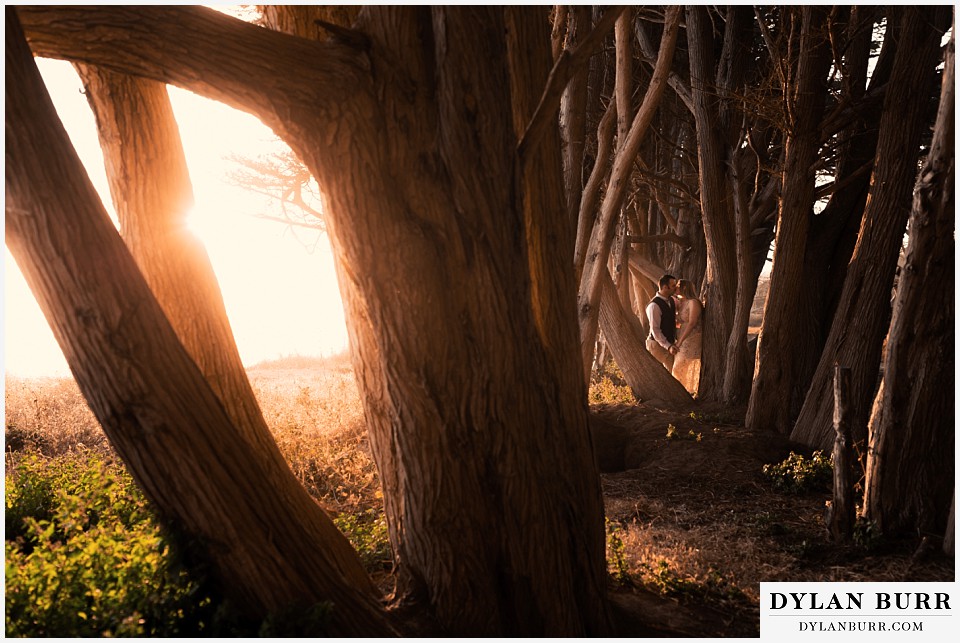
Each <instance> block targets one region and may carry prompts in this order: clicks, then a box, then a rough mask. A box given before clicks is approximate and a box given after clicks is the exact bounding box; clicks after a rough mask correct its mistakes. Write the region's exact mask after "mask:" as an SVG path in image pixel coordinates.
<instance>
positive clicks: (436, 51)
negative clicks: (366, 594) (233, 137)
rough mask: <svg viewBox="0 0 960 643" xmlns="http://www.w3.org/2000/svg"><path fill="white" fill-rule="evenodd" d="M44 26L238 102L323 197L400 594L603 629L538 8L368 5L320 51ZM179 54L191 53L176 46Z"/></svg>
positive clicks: (587, 448) (271, 38)
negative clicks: (530, 136) (542, 109)
mask: <svg viewBox="0 0 960 643" xmlns="http://www.w3.org/2000/svg"><path fill="white" fill-rule="evenodd" d="M49 11H52V12H53V13H54V14H55V17H54V19H52V20H50V19H47V20H42V21H41V22H39V23H37V22H34V24H33V29H34V31H35V33H39V32H42V31H45V30H48V29H49V30H52V31H54V32H56V36H55V37H49V38H48V37H46V36H40V37H38V39H37V40H33V41H32V42H37V44H38V46H42V47H43V48H46V49H53V50H54V51H60V53H61V55H64V48H67V52H66V53H71V55H75V56H80V57H84V58H86V59H87V60H88V61H89V62H94V63H99V62H105V61H110V62H112V64H113V65H115V66H117V67H119V68H120V69H121V70H125V69H126V70H130V69H129V68H130V67H133V68H134V69H136V70H138V71H139V73H144V74H147V75H150V76H152V77H154V78H157V79H161V80H165V81H175V82H178V83H180V84H183V85H185V86H187V87H188V88H190V89H193V90H195V91H200V92H201V93H204V94H207V95H212V97H214V98H221V99H223V100H225V101H228V102H230V103H231V104H237V105H240V106H242V107H243V108H244V109H247V110H250V111H252V112H254V113H256V114H257V115H259V116H260V117H261V118H262V119H263V120H264V121H265V122H267V123H268V124H269V125H270V126H271V127H273V128H274V129H275V131H277V133H278V134H280V135H281V136H282V137H283V138H285V139H286V140H287V142H288V143H290V145H291V147H292V148H293V149H294V150H295V151H296V152H297V153H298V155H299V156H300V158H301V159H302V160H303V161H304V163H305V164H306V165H307V166H308V167H309V168H310V170H311V171H312V173H313V174H314V176H316V178H317V179H318V181H319V182H320V184H321V185H322V186H323V187H324V189H325V191H326V197H327V202H326V206H327V207H326V208H325V212H326V213H327V217H328V218H327V226H328V232H329V234H330V238H331V243H332V246H333V248H334V251H335V254H336V256H337V258H338V261H337V272H338V278H339V281H340V284H341V294H342V296H343V300H344V305H345V307H346V309H347V313H348V314H347V319H348V331H349V333H350V339H351V348H352V353H353V361H354V367H355V372H356V375H357V380H358V384H359V386H360V389H361V393H362V397H363V400H364V409H365V415H366V419H367V425H368V430H369V432H370V439H371V446H372V449H373V452H374V456H375V459H376V461H377V464H378V467H379V469H380V473H381V480H382V482H383V486H384V503H385V508H386V512H387V517H388V524H389V528H390V534H391V541H392V543H393V544H394V549H395V552H396V555H397V558H398V564H399V568H398V569H399V577H400V582H401V586H400V588H399V590H400V595H402V596H408V597H410V598H412V599H419V600H421V601H422V603H421V604H423V605H428V606H430V607H431V608H433V610H434V612H435V614H436V615H437V617H438V619H439V621H440V623H441V624H442V625H444V626H445V627H447V628H448V629H449V630H450V631H451V632H454V633H469V634H472V635H482V634H491V635H498V634H515V635H524V634H526V635H534V634H547V635H560V634H564V635H586V634H604V633H607V632H608V631H609V626H610V617H609V611H608V608H607V604H606V600H605V580H606V574H605V572H606V566H605V558H604V553H605V552H604V544H605V542H604V522H603V506H602V497H601V492H600V484H599V476H598V472H597V468H596V463H595V460H594V455H593V451H592V445H591V442H590V435H589V433H588V430H587V409H586V388H585V382H584V379H583V376H582V370H580V365H579V351H578V350H577V329H576V313H575V308H574V300H573V298H572V297H571V296H570V293H571V292H572V288H573V274H572V266H571V264H570V261H569V256H570V249H571V248H572V244H570V243H569V242H568V241H565V240H564V239H563V238H562V237H554V232H555V230H556V228H555V227H551V226H549V225H547V221H548V220H549V221H552V223H554V224H555V223H556V218H555V217H556V213H557V212H561V211H562V201H561V198H562V194H563V189H562V185H561V182H560V162H559V142H558V140H557V136H556V130H553V132H552V133H548V135H546V136H544V137H542V139H541V145H546V147H540V146H536V145H535V146H533V147H532V148H531V149H530V150H528V151H527V152H528V153H527V154H525V155H524V156H523V159H524V160H523V163H521V162H520V155H519V154H518V153H517V145H518V139H517V132H518V131H520V128H519V127H518V122H519V120H521V119H522V118H523V116H524V115H525V113H526V112H527V111H528V109H527V107H526V106H529V105H530V104H534V103H535V102H536V100H535V99H536V98H537V97H539V89H540V86H542V83H543V82H544V80H545V79H546V71H548V69H549V68H548V66H547V65H548V64H549V43H548V41H547V36H548V33H547V30H546V29H543V27H544V25H548V24H549V23H548V21H547V20H546V15H545V13H544V12H542V10H540V9H530V8H524V9H514V10H509V11H516V12H517V13H513V14H511V15H510V16H509V17H508V18H506V19H505V18H504V15H503V12H504V10H503V8H497V7H474V8H450V7H432V8H430V7H365V8H364V9H363V10H362V11H361V14H360V16H359V17H358V21H357V23H355V27H356V29H357V31H354V32H348V33H345V34H341V35H340V36H339V37H338V38H333V39H331V40H330V41H329V42H327V43H310V42H307V41H303V40H300V39H294V38H289V37H285V36H282V35H281V34H277V33H275V32H270V31H269V30H264V29H259V28H256V27H249V28H248V26H246V25H238V24H234V22H235V21H231V20H229V19H226V18H222V17H216V16H213V15H210V14H209V12H203V11H201V10H196V9H179V8H178V9H167V8H137V10H136V12H134V13H132V14H131V13H129V12H128V11H126V10H124V9H123V8H110V9H103V8H88V7H85V8H83V10H82V11H79V12H77V13H73V12H74V11H76V10H71V9H55V10H49ZM41 13H42V10H40V11H38V10H37V9H35V8H29V9H25V15H29V14H32V15H33V16H38V15H40V14H41ZM47 15H48V16H49V15H50V14H47ZM66 15H74V16H75V18H76V20H78V21H80V23H81V24H83V28H81V29H79V30H76V31H73V32H71V33H67V32H70V27H71V26H73V25H75V24H76V23H71V21H70V20H68V19H66V17H65V16H66ZM160 16H163V17H164V19H162V20H161V19H158V17H160ZM194 18H196V20H194ZM125 19H127V20H130V21H132V24H130V25H129V26H130V27H132V28H133V29H134V30H135V31H136V33H137V34H138V37H137V38H131V37H129V31H128V30H127V28H124V27H123V25H124V20H125ZM91 22H95V23H97V24H99V25H100V27H101V28H99V29H97V30H96V34H97V35H96V38H95V39H92V40H91V39H89V38H88V37H87V36H88V35H89V33H90V30H89V29H88V25H89V24H90V23H91ZM104 22H107V24H104ZM108 25H110V26H108ZM535 25H539V27H535ZM174 28H175V30H174V32H171V29H174ZM534 29H543V31H542V36H538V38H539V39H538V40H537V42H531V41H530V39H529V37H530V34H531V33H532V30H534ZM538 33H539V32H538ZM505 34H507V38H508V39H513V40H511V44H510V49H509V51H508V48H507V44H506V43H505V41H504V35H505ZM183 39H188V40H189V41H190V42H191V43H192V44H193V45H195V48H194V49H192V50H191V56H189V57H186V56H180V55H179V54H178V51H179V49H178V48H177V47H170V46H164V43H167V42H182V40H183ZM224 39H226V40H227V41H228V42H226V43H224V42H221V40H224ZM212 40H216V42H217V45H216V48H215V49H214V48H211V47H208V46H207V43H208V42H210V41H212ZM247 45H250V48H248V47H247ZM208 49H209V51H208ZM223 50H226V51H227V52H229V59H225V56H223V55H222V54H221V51H223ZM264 50H269V52H270V53H269V55H265V54H263V51H264ZM258 55H260V56H262V57H263V59H262V60H260V59H257V58H256V56H258ZM250 56H253V57H254V59H253V60H248V58H249V57H250ZM478 56H483V57H484V61H485V62H484V64H483V65H478V64H477V60H478ZM521 58H522V59H524V60H525V61H526V62H525V64H526V65H529V66H530V67H528V68H523V69H514V70H511V69H510V63H511V62H515V61H517V60H519V59H521ZM91 59H92V60H91ZM543 61H546V62H547V65H544V64H543ZM211 64H212V65H214V66H215V67H216V69H215V70H209V71H204V70H206V67H207V66H208V65H211ZM264 70H265V71H264ZM534 78H537V79H538V82H539V83H540V85H536V84H535V83H534V81H533V79H534ZM520 91H523V92H529V93H531V96H525V95H524V96H521V95H519V94H518V92H520ZM528 99H530V100H528ZM541 155H543V156H541ZM478 168H482V171H478ZM541 175H542V176H541ZM545 194H549V195H552V196H551V199H550V200H549V202H547V203H540V200H541V199H542V198H544V195H545ZM551 216H552V217H554V218H553V219H550V217H551ZM564 247H566V248H567V249H566V250H565V251H563V252H565V254H561V249H562V248H564ZM564 257H566V259H565V258H564ZM155 457H159V458H160V459H161V460H162V459H163V457H162V455H161V454H158V455H157V456H155ZM279 533H282V531H281V532H279ZM362 621H363V619H358V623H362Z"/></svg>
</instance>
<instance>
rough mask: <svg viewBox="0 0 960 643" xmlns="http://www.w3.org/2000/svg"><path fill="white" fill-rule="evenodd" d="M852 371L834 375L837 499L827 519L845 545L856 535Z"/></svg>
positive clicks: (840, 370)
mask: <svg viewBox="0 0 960 643" xmlns="http://www.w3.org/2000/svg"><path fill="white" fill-rule="evenodd" d="M849 393H850V370H849V369H846V368H841V367H839V366H837V368H835V369H834V372H833V430H834V432H835V434H836V435H835V436H834V441H833V500H832V501H831V502H830V507H829V509H828V511H827V517H826V519H825V521H826V523H827V530H828V531H829V533H830V537H831V538H832V539H833V540H834V541H835V542H844V541H847V540H849V539H850V537H851V536H852V535H853V525H854V522H855V521H856V517H857V505H856V502H855V501H854V498H853V484H854V481H855V479H854V477H853V469H854V463H855V460H854V457H853V445H852V444H851V443H850V404H849V401H850V399H849Z"/></svg>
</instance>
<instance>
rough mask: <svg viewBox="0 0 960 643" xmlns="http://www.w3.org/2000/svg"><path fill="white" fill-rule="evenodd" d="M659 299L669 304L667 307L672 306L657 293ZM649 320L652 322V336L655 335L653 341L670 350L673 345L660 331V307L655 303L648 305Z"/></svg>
mask: <svg viewBox="0 0 960 643" xmlns="http://www.w3.org/2000/svg"><path fill="white" fill-rule="evenodd" d="M657 297H659V298H660V299H662V300H664V301H665V302H667V305H669V304H670V300H669V299H667V298H666V297H664V296H663V295H661V294H660V293H657ZM654 299H656V297H654ZM647 319H648V320H649V321H650V334H651V335H653V339H655V340H656V342H657V343H658V344H660V345H661V346H663V347H664V348H665V349H666V350H670V347H671V346H673V344H671V343H670V340H668V339H667V338H666V337H665V336H664V334H663V331H662V330H660V306H658V305H657V304H656V303H655V302H653V301H651V302H650V303H649V304H647Z"/></svg>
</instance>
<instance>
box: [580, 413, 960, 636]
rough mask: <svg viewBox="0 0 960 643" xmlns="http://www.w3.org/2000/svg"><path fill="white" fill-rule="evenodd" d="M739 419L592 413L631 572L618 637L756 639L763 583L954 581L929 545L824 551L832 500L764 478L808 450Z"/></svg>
mask: <svg viewBox="0 0 960 643" xmlns="http://www.w3.org/2000/svg"><path fill="white" fill-rule="evenodd" d="M742 418H743V409H730V408H723V407H718V408H713V409H710V408H701V409H699V410H698V411H697V412H696V414H695V417H691V415H690V414H687V415H684V414H679V413H667V412H663V411H660V410H657V409H653V408H649V407H645V406H643V405H637V406H620V405H608V406H600V407H593V409H592V413H591V430H592V432H593V435H594V443H595V446H596V450H597V455H598V459H599V462H600V468H601V472H602V480H603V491H604V497H605V503H606V513H607V520H608V521H610V522H611V523H614V524H615V525H617V526H618V527H619V532H618V533H620V534H621V538H622V541H623V544H624V552H625V556H624V557H625V558H626V561H625V564H626V567H627V569H628V570H629V572H630V573H629V577H628V579H627V580H626V582H621V583H618V585H617V586H616V587H614V588H613V595H614V597H615V603H616V605H617V606H618V611H619V612H620V618H619V619H618V620H620V621H621V623H622V624H623V626H622V627H623V631H622V632H621V634H622V635H624V636H631V635H632V636H637V635H646V636H650V635H654V636H687V637H756V636H759V615H760V610H759V603H758V600H759V583H760V582H761V581H763V582H768V581H878V582H885V581H953V580H954V561H953V559H952V558H948V557H946V556H945V555H943V554H942V541H941V540H940V539H938V538H935V537H930V538H927V539H921V538H919V537H918V538H916V539H910V540H905V541H899V542H874V543H871V545H870V546H869V547H867V546H865V545H864V544H863V540H861V542H860V543H859V544H858V543H853V542H851V543H848V544H837V543H832V542H830V541H829V539H828V538H827V531H826V528H825V525H824V520H823V515H824V509H825V503H826V501H827V500H828V499H829V493H828V492H825V491H824V492H807V493H803V494H787V493H783V492H778V491H776V490H774V487H773V485H772V483H771V482H770V480H769V478H768V476H766V475H764V473H763V465H765V464H776V463H779V462H782V461H783V460H784V459H786V458H787V457H788V456H789V454H790V452H791V451H794V452H796V453H800V454H804V455H809V450H808V449H805V448H804V447H802V446H800V445H797V444H792V443H790V442H789V441H788V440H787V439H786V438H784V437H782V436H778V435H775V434H772V433H763V434H756V433H751V432H750V431H747V430H746V429H745V428H744V427H743V423H742ZM670 425H672V426H673V427H675V430H674V431H672V433H673V437H672V438H668V437H667V433H668V430H669V429H668V427H669V426H670ZM657 561H664V562H662V563H659V567H658V565H657Z"/></svg>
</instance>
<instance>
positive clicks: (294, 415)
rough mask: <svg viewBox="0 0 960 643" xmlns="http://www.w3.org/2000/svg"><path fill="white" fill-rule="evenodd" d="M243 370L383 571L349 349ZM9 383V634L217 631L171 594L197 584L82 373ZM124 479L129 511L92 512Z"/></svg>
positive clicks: (375, 569)
mask: <svg viewBox="0 0 960 643" xmlns="http://www.w3.org/2000/svg"><path fill="white" fill-rule="evenodd" d="M248 375H249V378H250V382H251V385H252V387H253V389H254V393H255V395H256V397H257V399H258V401H259V403H260V406H261V410H262V412H263V415H264V419H265V420H266V421H267V424H268V426H269V427H270V429H271V431H272V433H273V436H274V438H275V440H276V442H277V444H278V446H279V448H280V450H281V452H282V453H283V454H284V457H285V458H286V460H287V463H288V464H289V466H290V468H291V470H292V471H293V472H294V474H295V475H296V476H297V477H298V478H299V479H300V481H301V482H302V483H303V485H304V486H305V488H306V489H307V490H308V491H309V492H310V494H311V495H312V496H313V497H314V498H316V499H317V500H318V501H319V502H320V503H321V504H322V505H323V506H324V507H325V508H326V509H327V510H328V512H329V513H330V515H331V518H333V520H334V522H335V524H337V526H338V527H339V528H340V529H341V531H343V533H344V534H345V535H346V536H347V538H348V539H349V540H350V541H351V542H352V543H353V545H354V547H355V548H356V549H357V551H358V554H359V555H360V557H361V560H362V561H363V562H364V564H365V565H366V567H367V569H368V571H369V572H370V573H371V575H372V576H373V577H374V579H375V580H377V579H380V580H381V583H382V584H384V581H383V579H382V577H383V576H384V575H385V574H387V573H388V572H389V570H390V569H391V566H392V553H391V551H390V545H389V540H388V537H387V530H386V523H385V520H384V516H383V499H382V494H381V492H380V483H379V480H378V477H377V471H376V467H375V466H374V463H373V460H372V457H371V455H370V450H369V447H368V442H367V437H366V431H365V426H364V421H363V410H362V406H361V403H360V398H359V393H358V391H357V387H356V383H355V381H354V378H353V371H352V369H351V367H350V365H349V360H348V358H347V357H346V356H344V355H338V356H334V357H330V358H326V359H309V358H286V359H284V360H279V361H276V362H271V363H266V364H258V365H256V366H254V367H252V368H250V369H248ZM5 389H6V391H5V392H6V402H5V407H6V409H5V410H6V431H5V458H4V463H5V469H6V476H5V487H6V494H5V495H6V500H7V511H6V512H5V518H6V519H7V520H6V523H7V524H6V544H7V568H6V586H7V627H6V632H7V634H8V635H19V636H53V635H58V636H107V635H136V636H139V635H155V636H182V635H185V634H184V632H187V633H189V634H199V635H204V634H206V635H210V634H211V632H214V631H215V630H214V629H211V628H212V627H213V626H214V625H215V624H214V623H212V620H213V618H214V616H213V614H212V612H211V614H206V616H205V618H206V619H207V621H206V623H204V624H199V623H197V622H193V621H191V622H189V623H188V622H187V621H186V620H185V619H187V616H190V617H191V618H194V617H195V615H187V616H184V615H183V608H184V606H182V605H179V601H181V599H182V598H183V597H184V596H185V595H189V596H193V594H194V593H195V592H196V591H197V589H196V583H194V582H193V581H191V579H189V578H186V577H180V576H178V575H179V574H180V573H181V571H182V570H179V571H177V572H176V574H174V575H173V576H171V574H170V573H168V568H170V569H172V568H174V567H175V566H176V562H177V561H176V557H175V556H174V555H172V554H171V553H170V551H168V546H167V543H166V541H165V540H164V538H163V536H162V534H161V532H160V530H159V527H158V525H157V524H156V522H155V521H154V519H153V516H152V514H150V513H149V511H148V510H147V509H146V501H145V500H144V499H143V498H142V496H141V495H140V492H139V490H138V489H137V488H136V487H135V485H133V483H132V480H131V479H130V477H129V474H128V473H127V472H126V469H125V467H124V466H123V464H122V462H120V460H119V458H117V456H116V453H115V452H114V450H113V448H112V447H111V445H110V443H109V441H108V440H107V439H106V437H105V435H104V434H103V431H102V430H101V428H100V426H99V423H98V422H97V421H96V418H95V417H94V416H93V413H92V412H91V411H90V410H89V408H88V407H87V405H86V402H85V401H84V399H83V397H82V395H81V394H80V391H79V389H78V388H77V385H76V383H75V382H74V381H73V380H71V379H56V378H42V379H23V378H17V377H8V378H7V380H6V383H5ZM76 480H81V481H83V480H86V481H87V483H86V484H84V485H81V486H79V487H78V486H77V485H76V484H74V483H73V482H71V481H76ZM121 488H122V489H123V490H124V491H123V493H122V494H120V497H121V498H124V499H125V500H124V502H126V503H128V504H136V505H137V506H138V507H141V511H140V512H139V513H137V516H138V519H137V521H135V522H130V521H126V522H124V521H122V520H119V519H118V518H117V516H115V515H114V514H112V513H106V514H103V515H102V519H97V520H94V521H93V523H91V521H90V519H89V517H90V516H91V515H96V512H91V511H90V507H91V506H93V505H96V504H97V503H100V504H102V503H103V502H105V501H106V499H109V498H112V497H116V496H117V494H116V490H117V489H121ZM98 494H99V495H98ZM110 494H113V495H112V496H111V495H110ZM74 514H75V515H74ZM64 525H68V526H67V527H65V526H64ZM108 527H109V531H105V530H106V529H107V528H108ZM67 532H69V533H67ZM52 570H59V573H54V572H53V571H52ZM91 570H93V571H91ZM96 570H101V571H102V573H101V572H98V571H96ZM56 579H59V580H57V581H56V582H54V580H56ZM136 588H141V589H142V591H141V592H140V593H139V594H137V593H136V592H135V591H134V590H135V589H136ZM161 596H162V597H164V598H162V599H161V598H158V597H161ZM65 597H70V598H69V600H67V598H65ZM193 598H194V599H195V598H196V597H193ZM205 600H209V599H205ZM194 603H196V600H195V601H194ZM151 606H152V607H151ZM147 608H150V609H152V610H153V612H150V613H147V611H146V609H147ZM11 610H12V611H11ZM164 610H167V612H164ZM188 611H189V610H188ZM195 620H196V619H195V618H194V621H195ZM225 627H229V624H226V625H225ZM261 627H266V628H267V629H268V630H270V631H272V629H271V628H273V629H275V628H274V626H273V625H270V624H269V623H264V624H261ZM51 628H53V629H51ZM221 631H223V630H221ZM247 633H248V634H249V632H247ZM253 634H256V632H255V631H254V632H253Z"/></svg>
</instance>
